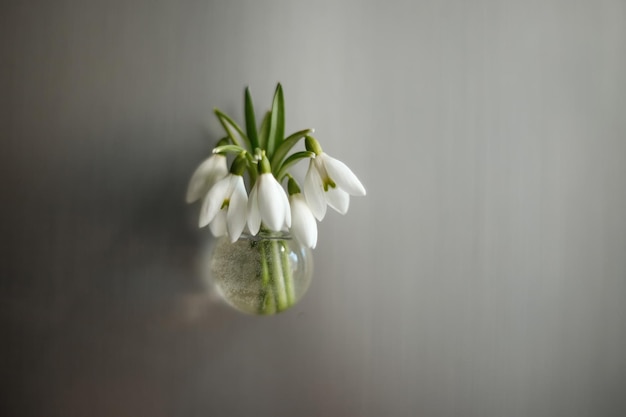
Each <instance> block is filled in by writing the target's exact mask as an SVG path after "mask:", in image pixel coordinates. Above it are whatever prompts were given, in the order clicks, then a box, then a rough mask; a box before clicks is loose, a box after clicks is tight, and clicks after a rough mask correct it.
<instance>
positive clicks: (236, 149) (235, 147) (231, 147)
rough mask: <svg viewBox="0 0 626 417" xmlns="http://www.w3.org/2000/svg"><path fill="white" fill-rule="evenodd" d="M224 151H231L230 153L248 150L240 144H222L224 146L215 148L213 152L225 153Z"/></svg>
mask: <svg viewBox="0 0 626 417" xmlns="http://www.w3.org/2000/svg"><path fill="white" fill-rule="evenodd" d="M224 152H230V153H237V154H239V153H242V152H244V153H246V154H247V153H248V152H246V150H245V149H244V148H242V147H241V146H239V145H222V146H218V147H216V148H214V149H213V153H224Z"/></svg>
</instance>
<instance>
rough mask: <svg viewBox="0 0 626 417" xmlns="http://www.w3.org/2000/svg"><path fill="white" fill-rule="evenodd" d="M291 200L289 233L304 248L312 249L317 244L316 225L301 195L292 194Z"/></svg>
mask: <svg viewBox="0 0 626 417" xmlns="http://www.w3.org/2000/svg"><path fill="white" fill-rule="evenodd" d="M290 200H291V210H290V211H291V232H292V233H293V235H294V237H295V238H296V239H297V240H298V241H300V242H301V243H302V244H304V245H305V246H307V247H309V248H311V249H314V248H315V245H316V244H317V224H316V222H315V217H314V216H313V213H311V210H310V209H309V206H308V205H307V204H306V201H305V199H304V196H303V195H302V194H294V195H292V196H291V197H290Z"/></svg>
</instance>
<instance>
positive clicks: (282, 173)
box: [274, 151, 315, 182]
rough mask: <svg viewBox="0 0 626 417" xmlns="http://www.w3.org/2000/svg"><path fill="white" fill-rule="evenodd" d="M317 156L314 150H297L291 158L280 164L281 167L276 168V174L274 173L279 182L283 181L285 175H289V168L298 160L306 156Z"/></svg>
mask: <svg viewBox="0 0 626 417" xmlns="http://www.w3.org/2000/svg"><path fill="white" fill-rule="evenodd" d="M313 157H315V154H314V153H313V152H310V151H302V152H296V153H294V154H292V155H290V156H289V158H287V159H285V162H283V163H282V165H281V166H280V169H277V170H276V175H274V176H275V177H276V178H277V179H278V182H281V181H282V180H283V178H284V177H285V175H287V170H288V169H289V168H290V167H291V166H292V165H293V164H295V163H296V162H298V161H299V160H301V159H304V158H313Z"/></svg>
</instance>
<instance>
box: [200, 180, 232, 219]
mask: <svg viewBox="0 0 626 417" xmlns="http://www.w3.org/2000/svg"><path fill="white" fill-rule="evenodd" d="M230 182H231V179H230V176H228V177H225V178H222V179H221V180H219V181H218V182H217V183H216V184H215V185H214V186H213V187H212V188H211V189H210V190H209V193H208V194H207V195H206V197H205V198H204V201H203V202H202V207H201V208H200V227H204V226H206V225H207V224H208V223H211V222H212V221H213V219H214V218H215V216H216V215H217V213H218V212H219V211H220V209H221V208H222V204H224V199H225V198H228V191H229V189H230V188H231V184H230Z"/></svg>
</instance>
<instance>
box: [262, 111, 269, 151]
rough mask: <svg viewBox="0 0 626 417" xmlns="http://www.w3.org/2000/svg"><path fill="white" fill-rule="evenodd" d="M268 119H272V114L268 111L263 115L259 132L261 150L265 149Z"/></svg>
mask: <svg viewBox="0 0 626 417" xmlns="http://www.w3.org/2000/svg"><path fill="white" fill-rule="evenodd" d="M270 117H272V112H269V111H268V112H267V113H265V117H264V118H263V122H261V129H260V130H259V147H260V148H261V149H266V147H267V138H268V136H269V134H270Z"/></svg>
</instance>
